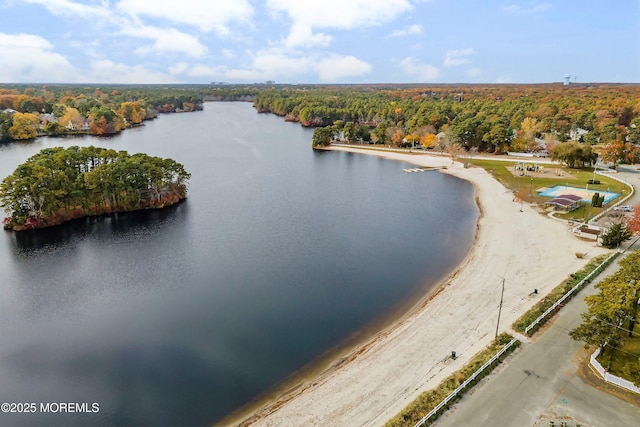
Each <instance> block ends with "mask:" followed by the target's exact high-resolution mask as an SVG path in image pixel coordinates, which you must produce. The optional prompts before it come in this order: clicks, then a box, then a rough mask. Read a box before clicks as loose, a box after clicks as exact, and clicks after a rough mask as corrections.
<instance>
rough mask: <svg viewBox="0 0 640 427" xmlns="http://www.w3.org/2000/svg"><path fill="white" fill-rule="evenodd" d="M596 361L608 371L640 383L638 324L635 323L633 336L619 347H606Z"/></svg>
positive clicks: (639, 336) (639, 330) (639, 331)
mask: <svg viewBox="0 0 640 427" xmlns="http://www.w3.org/2000/svg"><path fill="white" fill-rule="evenodd" d="M598 361H599V362H600V364H602V366H603V367H605V368H607V367H608V368H609V372H610V373H611V374H613V375H616V376H618V377H622V378H625V379H627V380H629V381H632V382H634V383H635V384H636V385H640V325H638V324H636V327H635V328H634V336H633V337H631V338H628V339H627V341H626V342H625V343H624V345H623V346H622V347H620V348H614V349H611V348H606V349H605V351H604V352H602V353H601V354H600V356H598Z"/></svg>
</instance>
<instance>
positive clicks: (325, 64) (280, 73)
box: [186, 49, 371, 82]
mask: <svg viewBox="0 0 640 427" xmlns="http://www.w3.org/2000/svg"><path fill="white" fill-rule="evenodd" d="M370 72H371V65H369V64H368V63H366V62H364V61H362V60H360V59H358V58H355V57H354V56H341V55H328V56H327V55H324V56H322V55H307V56H295V55H293V56H292V55H288V54H286V53H284V52H282V51H279V50H277V49H272V50H265V51H260V52H257V53H256V54H255V55H253V58H252V60H251V63H250V64H248V66H246V67H244V68H230V67H226V66H209V65H204V64H200V65H197V66H194V67H191V68H189V69H188V70H187V71H186V73H187V74H188V75H189V76H191V77H198V78H207V79H210V80H222V81H264V80H282V79H295V78H298V77H300V76H305V75H308V74H310V73H317V74H318V77H319V79H320V80H321V81H324V82H338V81H341V80H343V79H346V78H349V77H358V76H362V75H364V74H368V73H370Z"/></svg>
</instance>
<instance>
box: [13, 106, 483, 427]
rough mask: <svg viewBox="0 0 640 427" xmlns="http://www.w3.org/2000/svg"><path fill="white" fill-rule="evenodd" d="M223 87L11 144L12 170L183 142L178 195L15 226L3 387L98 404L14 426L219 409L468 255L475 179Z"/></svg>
mask: <svg viewBox="0 0 640 427" xmlns="http://www.w3.org/2000/svg"><path fill="white" fill-rule="evenodd" d="M311 135H312V131H311V130H309V129H304V128H302V127H300V126H299V125H297V124H292V123H285V122H283V120H282V119H281V118H278V117H275V116H271V115H262V114H257V113H256V112H255V111H254V110H253V109H252V107H251V105H250V104H241V103H208V104H206V106H205V111H203V112H197V113H189V114H176V115H170V116H162V117H160V118H159V119H157V120H155V121H152V122H149V123H148V124H147V125H146V126H144V127H140V128H136V129H131V130H127V131H125V132H124V133H122V134H121V135H119V136H116V137H113V138H104V139H99V138H91V137H83V138H71V139H49V138H41V139H38V140H37V141H35V142H32V143H27V144H19V143H16V144H11V145H5V146H0V175H1V177H4V176H6V175H8V174H9V173H11V172H12V171H13V170H14V169H15V167H16V166H17V165H18V164H19V163H21V162H23V161H24V160H26V159H27V157H29V156H30V155H32V154H34V153H35V152H37V151H39V150H40V149H42V148H45V147H50V146H57V145H64V146H70V145H100V146H105V147H110V148H114V149H125V150H127V151H129V152H130V153H134V152H146V153H148V154H151V155H157V156H162V157H171V158H173V159H175V160H177V161H179V162H181V163H183V164H184V165H185V167H186V169H187V170H188V171H189V172H191V173H192V175H193V176H192V178H191V187H190V192H189V198H188V200H187V201H186V202H184V203H181V204H180V205H178V206H174V207H171V208H168V209H165V210H162V211H152V212H138V213H132V214H120V215H117V216H111V217H102V218H93V219H86V220H79V221H76V222H72V223H68V224H65V225H62V226H59V227H56V228H52V229H48V230H37V231H32V232H23V233H10V232H3V233H0V274H1V276H0V277H1V280H0V289H1V292H0V343H1V344H0V401H2V402H35V403H36V404H37V405H38V409H40V408H39V405H40V403H47V402H49V403H57V402H78V403H88V404H91V403H94V402H96V403H98V404H99V412H97V413H87V414H77V413H76V414H66V415H65V414H60V413H48V414H43V413H38V414H29V415H27V414H2V413H0V425H52V424H55V425H113V424H118V425H204V424H207V423H211V422H214V421H216V420H219V419H220V418H222V417H223V416H225V415H226V414H228V413H229V412H231V411H233V410H234V409H236V408H238V407H239V406H241V405H243V404H245V403H247V402H248V401H250V400H251V399H252V398H254V397H255V396H256V395H258V394H260V393H262V392H264V391H265V390H267V389H269V387H273V386H274V385H276V384H277V383H278V382H280V381H282V380H283V379H285V378H286V377H287V376H288V375H290V374H292V373H294V372H295V371H296V370H298V369H300V368H301V367H303V366H305V365H306V364H308V363H310V362H312V361H313V360H314V358H316V357H318V355H320V354H322V353H323V352H324V351H326V350H328V349H330V348H333V347H334V346H336V345H339V344H340V343H341V342H344V340H345V339H347V338H349V337H350V336H351V335H352V334H353V333H354V332H357V331H359V330H362V329H363V328H365V327H366V326H367V324H370V322H372V321H374V320H375V319H379V318H380V317H381V316H384V315H387V314H389V312H390V311H391V310H393V309H394V308H396V307H397V306H398V305H400V304H403V303H406V302H407V300H408V299H409V298H412V297H413V298H415V297H416V295H419V294H422V293H424V292H425V291H426V290H427V289H428V286H429V285H430V284H433V283H435V282H436V281H438V280H440V279H441V278H442V277H443V275H446V274H447V273H448V272H449V271H450V270H451V269H452V268H454V267H455V265H457V264H458V263H459V262H460V261H461V260H462V259H463V258H464V256H465V255H466V254H467V252H468V250H469V249H470V247H471V244H472V240H473V237H474V233H475V222H476V220H477V216H478V210H477V208H476V206H475V203H474V191H473V188H472V186H471V185H470V184H469V183H467V182H464V181H461V180H458V179H455V178H452V177H449V176H445V175H443V174H440V173H437V172H426V173H413V174H409V173H405V172H403V171H402V168H403V167H407V165H405V164H402V163H396V162H392V161H388V160H381V159H377V158H371V157H366V156H361V155H354V154H348V153H338V152H326V153H316V152H314V151H313V150H311V148H310V141H311Z"/></svg>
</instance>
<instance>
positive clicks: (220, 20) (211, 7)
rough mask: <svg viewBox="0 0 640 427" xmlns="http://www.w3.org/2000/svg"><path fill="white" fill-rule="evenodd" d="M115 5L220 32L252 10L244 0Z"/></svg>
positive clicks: (145, 0)
mask: <svg viewBox="0 0 640 427" xmlns="http://www.w3.org/2000/svg"><path fill="white" fill-rule="evenodd" d="M116 7H117V8H118V9H119V10H121V11H123V12H125V13H129V14H132V15H135V16H139V15H144V16H151V17H155V18H162V19H166V20H167V21H169V22H173V23H178V24H186V25H190V26H193V27H197V28H199V29H200V30H201V31H204V32H209V31H211V30H215V31H216V32H217V33H218V34H221V35H225V34H228V33H229V29H228V27H227V25H228V24H229V23H231V22H241V23H242V22H249V20H250V19H251V16H252V15H253V12H254V10H253V7H252V6H251V4H250V3H249V2H248V1H247V0H215V1H211V0H189V1H185V0H121V1H119V2H118V4H117V5H116Z"/></svg>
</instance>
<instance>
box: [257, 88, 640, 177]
mask: <svg viewBox="0 0 640 427" xmlns="http://www.w3.org/2000/svg"><path fill="white" fill-rule="evenodd" d="M254 105H255V108H256V109H257V110H258V111H259V112H270V113H274V114H277V115H280V116H283V117H284V118H285V120H288V121H297V122H300V123H301V124H302V125H303V126H313V127H328V129H327V130H326V131H323V133H321V134H320V135H318V138H317V141H319V142H320V144H319V145H322V144H324V143H326V136H327V135H328V134H329V133H330V134H331V136H332V137H335V136H336V135H339V134H340V135H343V136H344V139H346V140H349V141H351V142H355V141H363V140H364V138H361V137H359V136H358V135H357V132H358V130H359V129H360V128H361V127H365V130H366V132H363V133H364V134H368V135H370V136H371V140H372V142H373V143H379V144H390V145H391V144H393V145H398V146H402V145H405V146H407V145H415V144H420V145H422V146H423V147H425V148H435V146H436V144H437V140H436V135H438V134H440V133H442V135H445V136H446V137H447V139H448V140H449V141H451V142H452V143H458V144H460V146H461V147H462V148H463V149H465V150H467V151H470V150H475V151H481V152H492V153H503V152H506V151H517V152H522V151H538V150H539V149H540V148H541V147H540V139H539V138H540V137H544V141H545V143H546V145H547V150H548V151H550V150H551V149H552V148H553V147H554V146H557V145H559V144H561V143H565V142H568V141H573V142H575V143H576V144H580V145H581V146H585V147H591V148H587V149H585V150H586V151H587V152H585V153H577V157H578V160H576V161H572V163H576V164H581V163H582V161H583V160H582V159H585V162H587V163H588V162H589V158H590V157H592V156H591V153H589V152H588V151H590V150H593V152H595V153H601V155H602V157H603V158H605V160H607V161H612V162H614V163H616V162H630V161H633V160H637V157H638V150H637V147H636V145H637V144H640V86H638V85H606V84H603V85H570V86H563V85H558V84H547V85H460V86H459V85H438V86H433V87H422V86H396V87H393V86H326V87H324V86H320V87H294V86H291V87H280V88H266V89H264V90H262V91H260V92H259V93H258V94H257V95H256V96H255V101H254ZM369 131H370V132H369ZM365 141H366V140H365ZM573 154H576V153H573ZM573 154H572V155H571V156H573ZM571 156H569V158H571ZM574 157H575V156H574Z"/></svg>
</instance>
